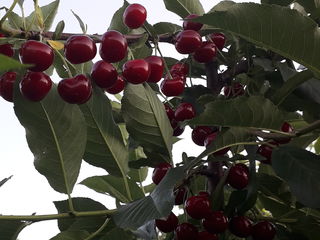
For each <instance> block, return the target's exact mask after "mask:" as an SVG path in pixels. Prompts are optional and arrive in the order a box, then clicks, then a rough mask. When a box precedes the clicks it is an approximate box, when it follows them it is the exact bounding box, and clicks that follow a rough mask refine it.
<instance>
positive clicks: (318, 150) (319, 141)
mask: <svg viewBox="0 0 320 240" xmlns="http://www.w3.org/2000/svg"><path fill="white" fill-rule="evenodd" d="M314 150H315V152H316V154H319V153H320V138H318V139H317V141H316V142H315V143H314Z"/></svg>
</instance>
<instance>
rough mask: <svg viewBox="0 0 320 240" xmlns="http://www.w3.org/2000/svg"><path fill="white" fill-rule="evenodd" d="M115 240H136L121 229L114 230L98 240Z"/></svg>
mask: <svg viewBox="0 0 320 240" xmlns="http://www.w3.org/2000/svg"><path fill="white" fill-rule="evenodd" d="M115 239H119V240H120V239H121V240H122V239H123V240H134V239H136V238H135V237H134V235H133V234H132V233H131V232H129V231H125V230H124V229H121V228H114V229H112V230H111V231H109V232H108V233H107V234H105V235H104V236H103V237H102V238H100V239H99V240H115Z"/></svg>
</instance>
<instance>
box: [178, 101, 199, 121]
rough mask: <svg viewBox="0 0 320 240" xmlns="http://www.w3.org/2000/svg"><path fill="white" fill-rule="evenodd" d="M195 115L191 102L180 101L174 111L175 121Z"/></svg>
mask: <svg viewBox="0 0 320 240" xmlns="http://www.w3.org/2000/svg"><path fill="white" fill-rule="evenodd" d="M195 116H196V110H195V108H194V107H193V106H192V104H191V103H186V102H185V103H180V104H179V106H178V107H177V109H176V111H175V112H174V118H175V119H176V120H177V121H184V120H188V119H192V118H194V117H195Z"/></svg>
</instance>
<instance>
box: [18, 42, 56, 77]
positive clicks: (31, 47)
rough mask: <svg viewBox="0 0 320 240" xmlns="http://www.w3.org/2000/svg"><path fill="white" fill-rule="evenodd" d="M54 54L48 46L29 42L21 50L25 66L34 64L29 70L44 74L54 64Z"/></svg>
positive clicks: (21, 58) (21, 57)
mask: <svg viewBox="0 0 320 240" xmlns="http://www.w3.org/2000/svg"><path fill="white" fill-rule="evenodd" d="M53 59H54V54H53V50H52V48H51V47H49V46H48V45H46V44H44V43H42V42H38V41H34V40H29V41H26V42H25V43H24V44H23V45H22V46H21V48H20V60H21V62H22V63H24V64H33V65H34V66H33V67H30V68H29V70H31V71H34V72H43V71H45V70H47V69H48V68H49V67H50V66H51V65H52V63H53Z"/></svg>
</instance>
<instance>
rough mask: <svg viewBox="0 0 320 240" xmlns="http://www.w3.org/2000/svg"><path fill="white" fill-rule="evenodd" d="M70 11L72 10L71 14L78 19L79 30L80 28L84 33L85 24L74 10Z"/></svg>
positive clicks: (85, 30) (85, 29)
mask: <svg viewBox="0 0 320 240" xmlns="http://www.w3.org/2000/svg"><path fill="white" fill-rule="evenodd" d="M71 12H72V14H73V15H74V16H75V17H76V19H77V20H78V22H79V25H80V27H81V30H82V32H83V33H84V34H85V33H86V32H87V25H86V24H84V22H83V21H82V19H81V18H80V17H79V16H78V15H77V14H76V13H75V12H74V11H72V10H71Z"/></svg>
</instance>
